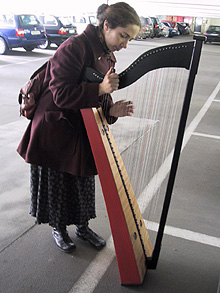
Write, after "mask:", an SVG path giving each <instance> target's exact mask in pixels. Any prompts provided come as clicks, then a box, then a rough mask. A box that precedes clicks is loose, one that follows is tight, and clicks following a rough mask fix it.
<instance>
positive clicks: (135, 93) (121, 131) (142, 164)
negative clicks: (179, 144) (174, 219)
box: [110, 68, 185, 220]
mask: <svg viewBox="0 0 220 293" xmlns="http://www.w3.org/2000/svg"><path fill="white" fill-rule="evenodd" d="M184 71H185V70H184V69H181V68H179V69H176V68H164V69H157V70H154V71H152V72H149V73H147V74H146V75H145V76H143V77H142V78H140V79H139V80H138V81H137V82H135V83H134V84H132V85H130V86H129V87H126V88H124V89H122V90H119V91H116V92H114V93H113V94H112V97H113V100H114V102H116V101H117V100H121V99H126V100H132V101H133V103H134V106H135V110H134V115H133V116H132V117H124V118H119V120H118V121H117V122H116V123H115V124H113V125H112V126H110V128H111V131H112V133H113V136H114V138H115V141H116V144H117V146H118V147H119V151H120V153H121V156H122V159H123V162H124V165H125V168H126V170H127V172H128V175H129V178H130V181H131V184H132V186H133V189H134V192H135V194H136V197H138V196H139V195H140V194H141V192H142V191H143V189H144V188H145V187H146V186H147V185H148V183H149V182H150V180H151V178H152V177H153V176H154V175H155V174H157V171H158V169H159V168H160V166H161V165H162V163H163V162H164V160H165V158H166V157H167V155H168V153H169V152H170V151H171V149H172V148H173V147H174V143H175V138H176V130H177V126H178V125H177V124H178V122H179V117H180V111H181V106H182V101H183V96H184V90H183V76H184ZM155 185H156V183H155ZM155 190H156V188H155ZM160 194H161V195H163V196H164V194H165V192H164V190H163V191H161V189H157V192H155V195H154V197H153V200H152V201H151V202H150V206H149V207H148V215H146V216H145V218H147V220H150V218H152V217H154V214H155V213H158V212H157V209H158V200H159V199H160V197H161V196H160ZM160 202H161V201H160Z"/></svg>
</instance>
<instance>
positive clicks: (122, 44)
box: [103, 20, 140, 52]
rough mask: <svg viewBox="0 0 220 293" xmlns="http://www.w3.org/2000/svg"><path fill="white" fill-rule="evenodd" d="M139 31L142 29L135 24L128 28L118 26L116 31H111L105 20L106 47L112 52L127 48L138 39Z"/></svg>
mask: <svg viewBox="0 0 220 293" xmlns="http://www.w3.org/2000/svg"><path fill="white" fill-rule="evenodd" d="M139 30H140V27H139V26H138V25H135V24H129V25H128V26H126V27H120V26H118V27H116V28H115V29H111V28H109V26H108V22H107V21H106V20H105V22H104V26H103V33H104V37H105V42H106V45H107V47H108V48H109V50H110V51H112V52H114V51H119V50H121V49H123V48H127V45H128V42H129V41H131V40H132V39H134V38H135V37H136V35H137V34H138V32H139Z"/></svg>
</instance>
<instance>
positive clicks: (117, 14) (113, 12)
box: [97, 2, 141, 29]
mask: <svg viewBox="0 0 220 293" xmlns="http://www.w3.org/2000/svg"><path fill="white" fill-rule="evenodd" d="M97 19H98V26H99V27H100V28H103V24H104V21H105V20H107V21H108V25H109V27H110V28H111V29H115V28H116V27H118V26H120V27H126V26H128V25H129V24H134V25H137V26H139V27H141V22H140V18H139V16H138V14H137V12H136V11H135V10H134V8H132V7H131V6H130V5H129V4H127V3H125V2H118V3H115V4H112V5H108V4H102V5H101V6H99V8H98V10H97Z"/></svg>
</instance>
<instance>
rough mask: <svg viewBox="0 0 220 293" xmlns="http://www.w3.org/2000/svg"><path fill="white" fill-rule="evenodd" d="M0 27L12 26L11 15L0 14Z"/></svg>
mask: <svg viewBox="0 0 220 293" xmlns="http://www.w3.org/2000/svg"><path fill="white" fill-rule="evenodd" d="M0 25H1V26H12V27H13V26H14V16H13V14H0Z"/></svg>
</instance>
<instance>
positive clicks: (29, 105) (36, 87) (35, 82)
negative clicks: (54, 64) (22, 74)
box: [18, 61, 48, 120]
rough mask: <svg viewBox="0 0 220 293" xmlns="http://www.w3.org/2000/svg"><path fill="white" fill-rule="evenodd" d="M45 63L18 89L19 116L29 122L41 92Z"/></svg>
mask: <svg viewBox="0 0 220 293" xmlns="http://www.w3.org/2000/svg"><path fill="white" fill-rule="evenodd" d="M47 63H48V61H47V62H46V63H44V64H43V65H42V66H41V67H40V68H38V69H37V70H36V71H35V72H34V73H33V74H32V76H31V77H30V79H29V80H28V81H27V82H26V83H25V84H24V85H23V86H22V88H21V89H20V93H19V96H18V102H19V104H20V116H24V117H26V118H27V119H30V120H31V119H32V118H33V116H34V112H35V110H36V107H37V102H38V100H39V98H40V95H41V93H42V92H43V81H44V77H45V73H46V67H47Z"/></svg>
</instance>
